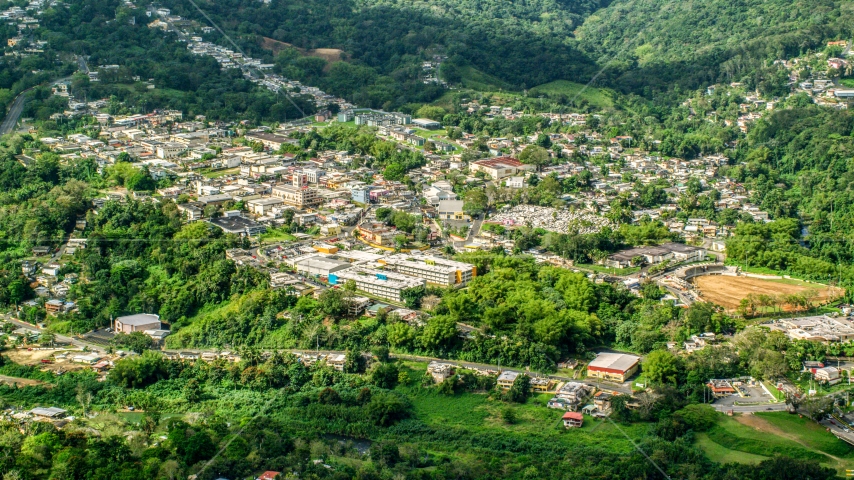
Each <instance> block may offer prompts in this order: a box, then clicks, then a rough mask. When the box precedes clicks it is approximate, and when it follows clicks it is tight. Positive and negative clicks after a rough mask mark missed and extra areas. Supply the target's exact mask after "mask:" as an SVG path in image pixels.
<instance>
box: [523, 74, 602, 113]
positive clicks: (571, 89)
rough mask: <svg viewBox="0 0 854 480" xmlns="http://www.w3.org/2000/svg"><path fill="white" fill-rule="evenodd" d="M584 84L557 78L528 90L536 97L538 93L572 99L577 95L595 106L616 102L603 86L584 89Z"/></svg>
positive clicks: (529, 94)
mask: <svg viewBox="0 0 854 480" xmlns="http://www.w3.org/2000/svg"><path fill="white" fill-rule="evenodd" d="M582 89H584V85H582V84H580V83H575V82H570V81H568V80H555V81H554V82H549V83H544V84H542V85H539V86H536V87H534V88H532V89H530V90H528V96H531V97H536V96H538V95H549V94H551V95H560V94H563V95H566V96H567V97H569V98H570V99H572V98H574V97H575V96H576V95H579V92H581V94H580V95H579V96H578V99H579V100H586V101H587V103H589V104H590V105H593V106H594V107H599V108H607V107H612V106H613V105H614V102H613V101H612V100H611V96H610V94H609V92H608V91H607V90H603V89H601V88H594V87H588V88H586V89H584V91H583V92H582Z"/></svg>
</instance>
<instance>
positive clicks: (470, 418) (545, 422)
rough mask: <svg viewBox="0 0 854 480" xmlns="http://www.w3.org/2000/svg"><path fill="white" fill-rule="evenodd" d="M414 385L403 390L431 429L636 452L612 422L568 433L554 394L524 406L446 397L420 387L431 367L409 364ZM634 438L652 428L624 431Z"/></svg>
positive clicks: (588, 420)
mask: <svg viewBox="0 0 854 480" xmlns="http://www.w3.org/2000/svg"><path fill="white" fill-rule="evenodd" d="M403 365H404V367H405V369H406V371H407V372H408V374H409V377H410V379H411V381H410V382H409V385H407V386H399V387H398V388H399V389H401V390H404V391H405V392H406V395H407V396H408V397H409V398H410V399H411V400H412V406H413V412H414V415H415V417H416V418H418V420H420V421H422V422H424V423H425V424H427V425H429V426H433V427H436V428H444V429H459V430H460V433H461V434H477V433H480V434H487V435H512V436H518V437H519V438H536V439H540V440H547V441H549V442H556V443H559V444H563V445H567V446H569V445H577V444H578V443H579V442H583V443H584V444H585V445H587V446H590V447H599V448H603V449H608V450H611V451H617V452H625V453H629V452H630V451H632V449H633V447H632V445H631V443H630V442H629V441H628V440H627V439H626V438H625V437H624V436H623V434H622V433H620V431H619V430H617V428H616V427H615V426H614V425H613V424H612V423H611V422H609V421H608V420H600V419H596V418H593V417H588V416H585V417H584V425H583V426H582V427H581V428H577V429H569V430H567V429H565V428H564V427H563V424H562V423H561V417H562V416H563V413H564V412H563V411H561V410H556V409H551V408H547V407H546V403H547V402H548V400H549V399H550V398H551V397H552V395H551V394H539V395H533V396H532V397H531V398H529V399H528V401H527V402H526V403H524V404H512V403H506V402H503V401H501V400H498V399H494V398H490V396H489V395H488V394H485V393H458V394H456V395H453V396H447V395H443V394H440V393H438V392H437V391H436V389H434V388H429V387H427V388H425V387H422V386H420V380H421V378H422V377H423V375H424V372H425V371H426V368H427V365H426V364H425V363H421V362H409V361H407V362H403ZM508 408H509V409H512V410H513V411H514V413H515V416H516V420H515V422H513V423H512V424H508V423H507V422H505V421H504V419H503V415H502V412H503V411H504V410H505V409H508ZM620 428H621V429H622V430H623V431H625V432H626V434H627V435H629V436H630V437H631V438H633V439H635V440H638V439H640V438H642V437H643V436H644V435H646V434H647V431H648V429H649V426H648V425H645V424H636V425H624V426H623V425H621V426H620Z"/></svg>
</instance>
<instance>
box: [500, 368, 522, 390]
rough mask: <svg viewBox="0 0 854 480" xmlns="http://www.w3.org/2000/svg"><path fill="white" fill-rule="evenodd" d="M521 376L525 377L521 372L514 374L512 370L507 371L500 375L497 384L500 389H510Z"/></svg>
mask: <svg viewBox="0 0 854 480" xmlns="http://www.w3.org/2000/svg"><path fill="white" fill-rule="evenodd" d="M519 375H523V374H521V373H519V372H513V371H511V370H505V371H503V372H501V374H500V375H498V381H497V382H496V383H497V384H498V386H499V387H501V388H502V389H508V388H510V387H511V386H512V385H513V382H515V381H516V377H518V376H519Z"/></svg>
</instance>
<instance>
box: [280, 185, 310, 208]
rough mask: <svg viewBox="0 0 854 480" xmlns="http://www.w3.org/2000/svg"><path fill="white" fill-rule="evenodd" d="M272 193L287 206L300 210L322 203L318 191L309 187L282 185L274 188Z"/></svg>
mask: <svg viewBox="0 0 854 480" xmlns="http://www.w3.org/2000/svg"><path fill="white" fill-rule="evenodd" d="M272 193H273V196H274V197H278V198H281V199H282V200H283V202H284V203H285V205H291V206H293V207H296V208H300V209H302V208H308V207H313V206H315V205H318V204H320V203H321V201H322V199H321V198H320V195H318V194H317V191H316V190H314V189H311V188H308V187H295V186H293V185H280V186H277V187H273V191H272Z"/></svg>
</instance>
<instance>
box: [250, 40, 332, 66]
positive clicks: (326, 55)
mask: <svg viewBox="0 0 854 480" xmlns="http://www.w3.org/2000/svg"><path fill="white" fill-rule="evenodd" d="M261 48H264V49H266V50H271V51H272V52H273V55H277V54H278V53H279V52H281V51H282V50H284V49H286V48H294V49H296V50H297V51H298V52H300V53H301V54H302V55H305V56H307V57H318V58H322V59H324V60H326V61H327V62H329V63H332V62H338V61H341V60H345V58H344V56H345V54H344V51H343V50H339V49H337V48H313V49H311V50H306V49H304V48H299V47H295V46H293V45H291V44H290V43H285V42H280V41H278V40H274V39H272V38H267V37H261Z"/></svg>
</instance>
